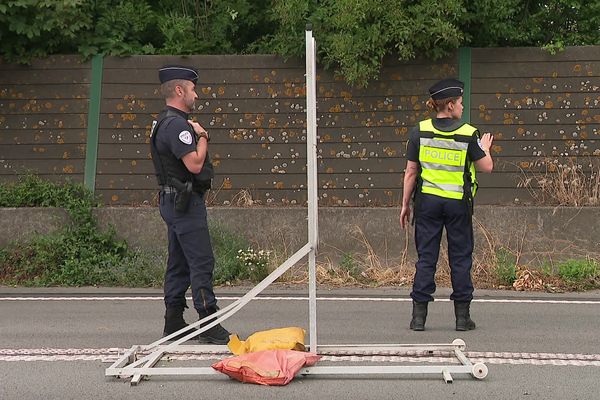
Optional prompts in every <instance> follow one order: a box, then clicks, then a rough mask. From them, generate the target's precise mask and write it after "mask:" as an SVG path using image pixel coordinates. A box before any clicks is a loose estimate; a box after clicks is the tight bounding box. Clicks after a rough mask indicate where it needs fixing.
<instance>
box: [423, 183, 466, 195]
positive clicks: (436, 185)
mask: <svg viewBox="0 0 600 400" xmlns="http://www.w3.org/2000/svg"><path fill="white" fill-rule="evenodd" d="M423 186H425V187H430V188H435V189H440V190H444V191H446V192H457V193H463V187H462V186H459V185H451V184H447V183H446V184H443V183H433V182H429V181H423Z"/></svg>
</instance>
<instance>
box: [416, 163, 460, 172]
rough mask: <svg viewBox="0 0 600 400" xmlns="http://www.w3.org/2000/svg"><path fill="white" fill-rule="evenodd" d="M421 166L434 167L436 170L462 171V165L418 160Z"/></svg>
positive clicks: (424, 167) (425, 167)
mask: <svg viewBox="0 0 600 400" xmlns="http://www.w3.org/2000/svg"><path fill="white" fill-rule="evenodd" d="M420 164H421V167H423V169H435V170H438V171H440V170H441V171H449V172H464V170H465V167H464V166H462V167H461V166H455V165H444V164H435V163H429V162H420Z"/></svg>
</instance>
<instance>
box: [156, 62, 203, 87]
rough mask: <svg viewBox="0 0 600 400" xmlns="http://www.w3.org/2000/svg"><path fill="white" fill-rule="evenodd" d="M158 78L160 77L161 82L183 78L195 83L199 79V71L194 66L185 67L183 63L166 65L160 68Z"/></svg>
mask: <svg viewBox="0 0 600 400" xmlns="http://www.w3.org/2000/svg"><path fill="white" fill-rule="evenodd" d="M158 79H160V83H165V82H167V81H171V80H173V79H183V80H185V81H192V82H194V85H195V84H196V82H197V81H198V71H196V70H195V69H194V68H192V67H185V66H183V65H165V66H164V67H162V68H160V69H159V70H158Z"/></svg>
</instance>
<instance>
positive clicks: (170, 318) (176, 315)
mask: <svg viewBox="0 0 600 400" xmlns="http://www.w3.org/2000/svg"><path fill="white" fill-rule="evenodd" d="M184 308H185V307H184V306H174V307H173V306H171V307H167V310H166V312H165V328H164V329H163V337H165V336H169V335H170V334H171V333H175V332H177V331H178V330H180V329H183V328H185V327H186V326H188V324H187V323H186V322H185V320H184V319H183V310H184ZM189 333H191V330H190V331H187V332H185V333H182V334H181V335H177V336H175V337H174V338H172V339H171V340H179V339H181V338H182V337H184V336H185V335H187V334H189Z"/></svg>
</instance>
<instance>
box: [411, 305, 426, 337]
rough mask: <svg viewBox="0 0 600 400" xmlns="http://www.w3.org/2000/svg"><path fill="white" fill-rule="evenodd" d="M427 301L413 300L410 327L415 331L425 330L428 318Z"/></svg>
mask: <svg viewBox="0 0 600 400" xmlns="http://www.w3.org/2000/svg"><path fill="white" fill-rule="evenodd" d="M427 304H428V303H427V302H426V301H423V302H421V301H415V300H413V312H412V320H411V321H410V329H412V330H413V331H424V330H425V320H426V319H427Z"/></svg>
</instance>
